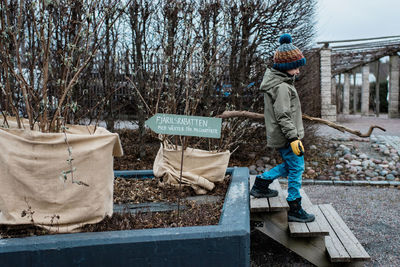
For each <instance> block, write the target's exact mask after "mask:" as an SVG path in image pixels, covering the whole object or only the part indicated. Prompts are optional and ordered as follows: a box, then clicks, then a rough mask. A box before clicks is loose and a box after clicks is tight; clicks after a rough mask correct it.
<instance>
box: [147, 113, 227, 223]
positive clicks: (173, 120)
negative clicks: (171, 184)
mask: <svg viewBox="0 0 400 267" xmlns="http://www.w3.org/2000/svg"><path fill="white" fill-rule="evenodd" d="M221 123H222V119H221V118H209V117H199V116H185V115H174V114H161V113H157V114H155V115H154V116H153V117H151V118H150V119H148V120H147V121H146V122H145V124H146V125H147V126H148V127H149V128H150V129H151V130H153V131H154V132H156V133H159V134H169V135H183V136H184V137H183V145H182V156H181V171H180V177H179V189H180V188H181V184H182V172H183V155H184V149H185V143H186V138H185V136H197V137H208V138H221ZM179 191H180V192H179V193H181V190H179ZM179 202H180V195H179V196H178V217H179Z"/></svg>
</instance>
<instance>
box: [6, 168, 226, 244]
mask: <svg viewBox="0 0 400 267" xmlns="http://www.w3.org/2000/svg"><path fill="white" fill-rule="evenodd" d="M229 183H230V175H227V176H226V177H225V179H224V180H223V182H221V183H216V186H215V188H214V189H213V190H212V191H211V192H209V194H208V195H213V196H219V197H220V200H218V201H216V202H214V203H212V204H210V203H205V204H201V203H197V202H196V201H188V200H184V199H185V198H187V197H192V196H195V193H194V191H193V190H192V189H191V188H190V187H187V186H182V187H181V189H179V187H175V186H171V185H163V186H160V185H159V180H158V179H156V178H155V179H124V178H116V179H115V182H114V203H115V204H118V205H129V204H138V203H149V202H152V203H167V204H173V205H176V204H177V203H178V196H179V195H180V210H179V216H178V211H177V210H171V211H165V212H146V211H139V212H136V213H131V212H129V210H128V209H127V210H124V211H123V212H122V213H118V212H115V213H114V214H113V216H112V217H106V218H105V219H104V220H103V221H101V222H99V223H97V224H91V225H86V226H84V227H82V229H81V230H82V232H99V231H116V230H130V229H145V228H163V227H184V226H200V225H216V224H218V222H219V218H220V215H221V211H222V206H223V200H224V198H225V194H226V191H227V189H228V186H229ZM33 212H34V211H33ZM33 217H34V216H33ZM54 227H55V228H56V227H57V226H56V225H55V226H54ZM46 234H51V233H50V232H49V231H47V230H44V229H41V228H39V227H36V226H34V225H17V226H7V225H0V238H14V237H25V236H34V235H46Z"/></svg>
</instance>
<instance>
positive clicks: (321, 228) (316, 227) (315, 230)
mask: <svg viewBox="0 0 400 267" xmlns="http://www.w3.org/2000/svg"><path fill="white" fill-rule="evenodd" d="M300 194H301V196H302V200H301V203H302V206H303V208H304V209H305V210H306V211H307V212H309V213H311V214H314V216H315V220H314V221H313V222H309V223H306V225H307V227H308V229H309V230H310V236H314V235H329V225H328V224H327V223H324V222H323V221H322V220H320V218H321V217H322V216H323V214H322V213H321V211H320V210H319V209H318V208H317V207H316V206H314V205H313V204H312V203H311V201H310V199H309V198H308V196H307V194H306V192H304V190H303V189H300Z"/></svg>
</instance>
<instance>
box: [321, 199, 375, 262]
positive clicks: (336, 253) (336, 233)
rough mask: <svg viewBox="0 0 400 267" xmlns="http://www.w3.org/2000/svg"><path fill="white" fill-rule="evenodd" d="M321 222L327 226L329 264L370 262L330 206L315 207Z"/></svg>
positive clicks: (326, 239)
mask: <svg viewBox="0 0 400 267" xmlns="http://www.w3.org/2000/svg"><path fill="white" fill-rule="evenodd" d="M317 207H318V209H319V210H320V212H321V213H322V214H323V220H325V222H326V223H327V224H328V225H329V236H326V237H325V246H326V250H327V252H328V255H329V258H330V261H331V262H355V261H365V260H370V259H371V258H370V256H369V255H368V253H367V252H366V251H365V249H364V248H363V246H362V245H361V244H360V242H359V241H358V240H357V238H356V237H355V236H354V234H353V233H352V232H351V230H350V229H349V227H347V225H346V224H345V222H344V221H343V220H342V218H341V217H340V216H339V214H338V213H337V212H336V211H335V209H334V208H333V207H332V205H330V204H323V205H318V206H317Z"/></svg>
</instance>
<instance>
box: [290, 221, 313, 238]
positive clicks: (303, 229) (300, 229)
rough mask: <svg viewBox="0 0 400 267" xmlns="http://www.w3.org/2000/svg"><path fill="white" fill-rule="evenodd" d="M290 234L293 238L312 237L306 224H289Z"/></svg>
mask: <svg viewBox="0 0 400 267" xmlns="http://www.w3.org/2000/svg"><path fill="white" fill-rule="evenodd" d="M289 232H290V235H291V236H293V237H308V236H311V235H310V230H308V227H307V225H306V224H305V223H299V222H289Z"/></svg>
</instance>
